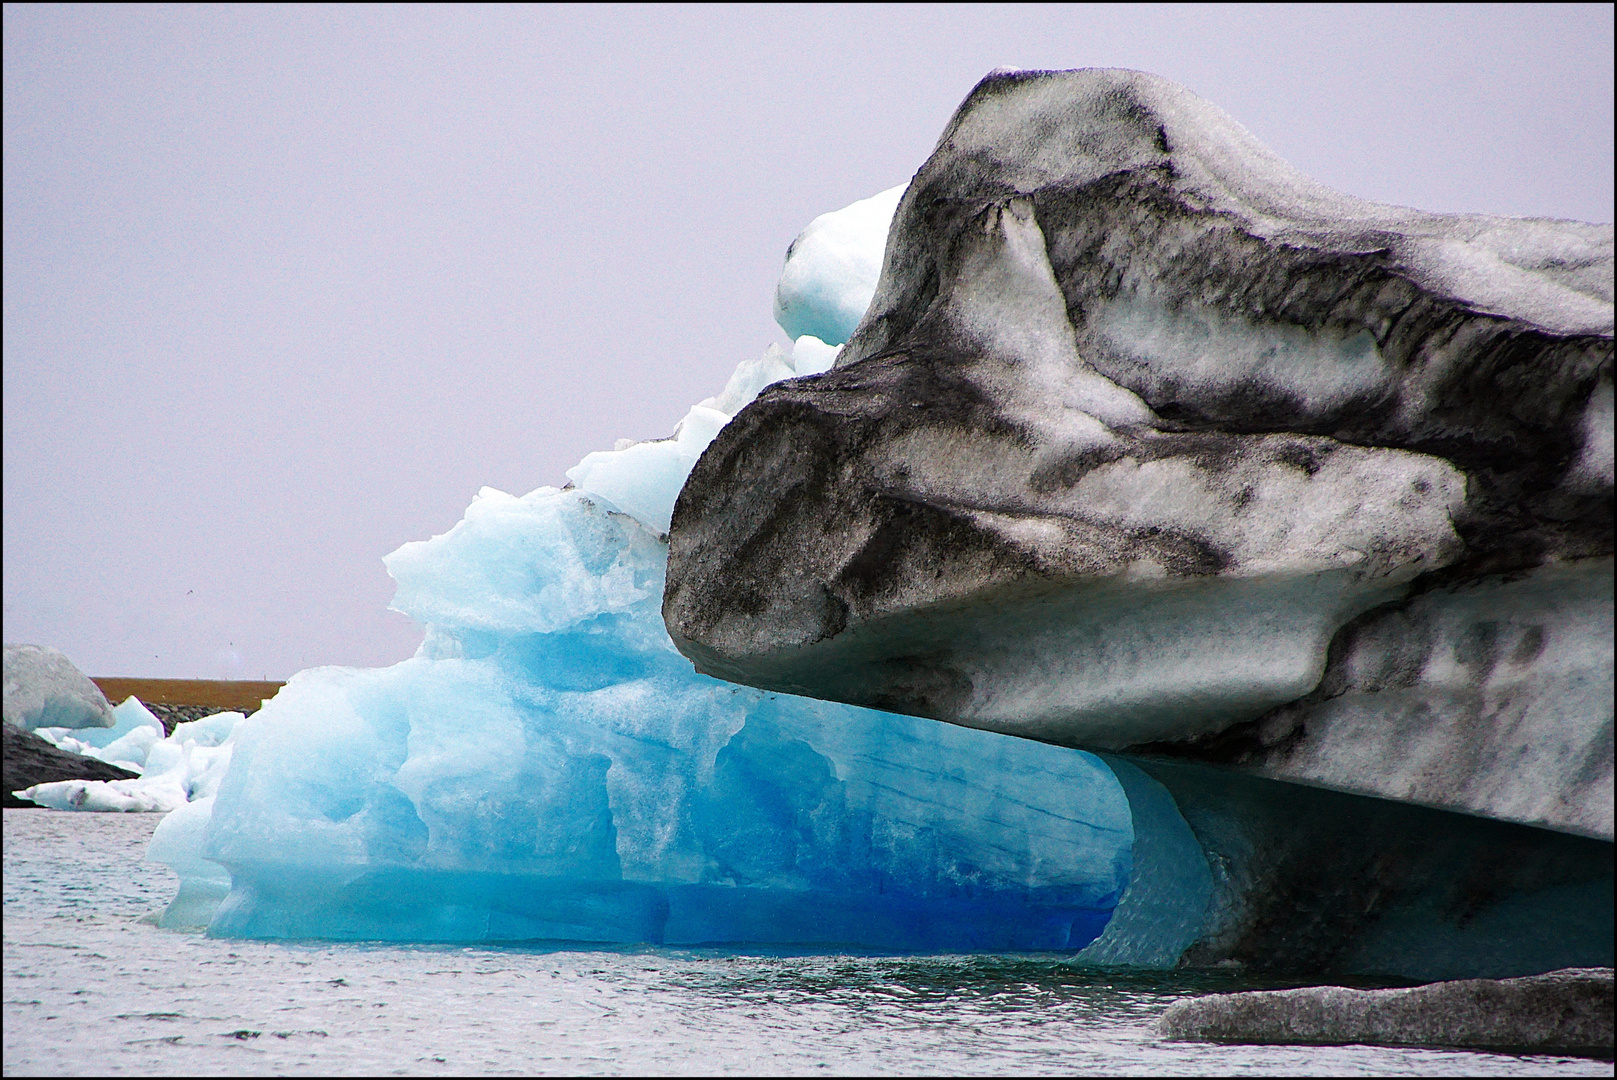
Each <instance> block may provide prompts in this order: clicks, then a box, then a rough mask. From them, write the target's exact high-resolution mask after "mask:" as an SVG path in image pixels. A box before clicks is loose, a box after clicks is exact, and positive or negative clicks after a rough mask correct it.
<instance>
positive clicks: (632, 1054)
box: [4, 809, 1611, 1076]
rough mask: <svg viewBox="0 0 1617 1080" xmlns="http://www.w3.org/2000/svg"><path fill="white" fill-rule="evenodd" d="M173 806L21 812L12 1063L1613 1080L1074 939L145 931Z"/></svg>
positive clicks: (14, 867)
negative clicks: (1265, 1041)
mask: <svg viewBox="0 0 1617 1080" xmlns="http://www.w3.org/2000/svg"><path fill="white" fill-rule="evenodd" d="M159 818H160V815H157V814H90V813H63V812H57V811H50V810H15V809H8V810H6V811H5V971H4V974H5V980H4V982H5V1024H4V1047H5V1050H4V1071H5V1074H6V1075H8V1076H11V1075H71V1074H103V1075H104V1074H119V1073H121V1074H149V1075H185V1074H193V1075H199V1074H241V1073H245V1074H267V1073H285V1074H303V1073H308V1074H352V1075H372V1074H378V1073H379V1074H390V1073H399V1074H416V1073H441V1074H450V1075H453V1074H467V1073H474V1074H475V1073H517V1074H534V1073H562V1074H580V1073H588V1074H607V1075H613V1074H630V1075H636V1074H711V1073H759V1074H779V1073H788V1074H827V1075H832V1074H849V1073H852V1074H865V1075H868V1074H945V1075H947V1074H1052V1073H1067V1074H1071V1073H1087V1074H1095V1073H1106V1074H1125V1075H1140V1074H1156V1075H1197V1074H1202V1075H1206V1074H1225V1075H1228V1074H1245V1075H1299V1074H1312V1075H1338V1076H1340V1075H1363V1076H1381V1075H1411V1074H1419V1075H1431V1076H1479V1075H1512V1076H1601V1075H1604V1076H1609V1075H1610V1074H1611V1073H1610V1070H1611V1066H1610V1065H1609V1064H1607V1063H1604V1062H1595V1061H1583V1060H1578V1059H1571V1058H1554V1057H1515V1056H1508V1055H1499V1054H1476V1053H1464V1052H1454V1051H1438V1050H1392V1049H1381V1048H1374V1047H1343V1048H1334V1047H1325V1048H1317V1047H1241V1046H1236V1047H1223V1046H1211V1045H1203V1044H1186V1043H1169V1042H1163V1041H1161V1040H1159V1039H1158V1038H1157V1037H1156V1036H1155V1034H1154V1032H1153V1025H1154V1023H1155V1021H1156V1018H1157V1017H1158V1016H1159V1015H1160V1014H1161V1013H1162V1011H1163V1010H1164V1009H1166V1008H1167V1007H1168V1005H1169V1004H1171V1003H1172V1002H1173V1001H1174V1000H1175V999H1177V998H1178V997H1179V996H1181V995H1183V994H1186V993H1205V992H1208V991H1216V990H1231V989H1243V988H1248V987H1252V986H1257V985H1263V986H1271V987H1272V986H1277V985H1283V984H1281V983H1277V982H1266V983H1261V984H1259V983H1255V982H1252V981H1250V980H1243V979H1241V978H1239V977H1238V976H1223V977H1211V976H1186V975H1178V974H1175V975H1119V974H1115V973H1105V972H1097V971H1093V970H1087V969H1084V968H1081V967H1078V966H1076V965H1074V964H1073V963H1072V962H1071V961H1069V960H1067V959H1065V958H1063V957H1060V956H1054V955H1015V956H867V955H831V956H826V955H783V954H759V953H737V952H732V951H724V950H685V949H652V948H610V949H601V948H579V947H556V946H531V947H521V948H461V947H458V946H457V947H435V946H397V945H386V946H382V945H376V946H367V945H351V944H342V945H331V944H322V943H318V942H304V943H280V942H256V941H225V940H215V939H211V938H208V937H205V936H203V935H201V934H196V933H175V932H172V931H167V930H160V929H158V928H156V927H155V926H152V925H150V924H148V923H142V922H141V921H140V919H141V917H142V916H145V915H148V914H150V913H152V912H154V911H157V910H160V909H161V907H162V905H163V904H164V903H165V902H166V901H167V900H168V899H169V897H170V896H171V895H172V894H173V891H174V888H175V885H176V879H175V877H174V875H173V874H172V873H171V872H170V871H169V870H168V869H167V868H165V867H161V866H156V865H153V864H150V863H145V862H142V861H141V856H142V854H143V852H144V850H145V845H146V841H147V839H148V838H149V837H150V835H151V832H152V830H153V829H154V828H155V827H156V825H157V822H158V820H159Z"/></svg>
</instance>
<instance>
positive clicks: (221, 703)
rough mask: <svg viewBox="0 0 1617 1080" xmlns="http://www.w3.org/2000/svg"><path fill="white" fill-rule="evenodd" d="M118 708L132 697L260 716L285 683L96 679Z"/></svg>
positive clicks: (150, 702)
mask: <svg viewBox="0 0 1617 1080" xmlns="http://www.w3.org/2000/svg"><path fill="white" fill-rule="evenodd" d="M90 681H91V682H93V683H95V684H96V685H97V686H99V687H100V688H101V692H102V693H103V694H105V695H107V700H108V701H110V702H112V703H113V704H114V705H116V704H118V702H120V701H122V700H124V698H126V697H128V696H129V695H130V694H133V695H135V696H136V697H138V698H140V700H141V702H142V703H144V704H146V705H189V706H198V707H202V708H208V709H216V710H219V711H221V712H222V711H224V710H227V709H233V710H235V711H237V712H247V713H250V712H256V711H258V707H259V706H260V705H261V704H263V702H264V699H265V698H272V697H274V696H275V695H276V694H277V693H279V692H280V689H281V687H283V686H285V685H286V684H285V683H283V682H227V681H224V680H219V679H96V678H92V679H91V680H90Z"/></svg>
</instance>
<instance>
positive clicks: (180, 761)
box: [16, 697, 246, 813]
mask: <svg viewBox="0 0 1617 1080" xmlns="http://www.w3.org/2000/svg"><path fill="white" fill-rule="evenodd" d="M112 713H113V716H114V717H115V718H116V722H115V723H114V724H113V726H112V727H110V728H77V729H73V728H40V729H38V731H37V732H36V734H38V735H40V736H41V737H43V738H45V739H46V740H48V741H49V742H51V743H54V744H55V745H56V746H57V747H59V748H61V749H63V750H68V751H71V752H73V753H77V754H83V755H84V756H85V757H93V758H97V759H99V760H101V761H106V762H110V763H111V764H113V765H118V766H121V767H122V768H125V769H128V770H129V771H131V772H136V773H139V774H140V776H139V778H138V779H134V780H57V781H54V782H52V783H49V784H35V785H34V786H33V787H30V788H25V789H23V790H22V791H18V792H16V794H17V796H18V797H19V798H23V799H28V800H30V801H31V802H35V803H38V804H39V805H40V806H45V807H49V808H50V809H52V810H108V811H131V812H146V811H150V812H156V813H167V812H168V811H170V810H174V809H177V808H178V807H181V806H184V805H185V804H187V803H189V802H194V801H195V800H197V799H203V798H207V797H209V796H212V795H214V794H215V793H217V792H218V790H219V782H220V780H222V779H223V778H224V775H225V770H226V769H228V768H229V767H230V755H231V752H232V751H233V750H234V748H235V747H234V740H235V735H236V726H237V725H238V724H240V723H241V721H243V720H245V719H246V717H245V716H244V715H243V714H241V713H239V712H221V713H215V714H214V715H212V716H205V717H203V718H202V719H200V720H193V721H191V722H190V723H186V724H180V725H179V726H177V727H176V728H175V729H174V733H173V734H172V735H166V736H165V734H164V729H163V722H162V721H161V720H159V719H158V718H157V717H156V716H154V715H152V712H151V710H150V709H148V708H146V706H145V705H143V704H141V702H140V700H139V699H138V698H135V697H130V698H128V699H127V700H125V701H124V703H123V704H121V705H119V706H117V707H115V708H114V709H113V710H112Z"/></svg>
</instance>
